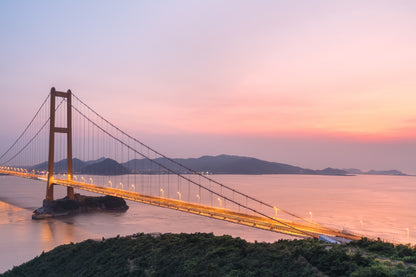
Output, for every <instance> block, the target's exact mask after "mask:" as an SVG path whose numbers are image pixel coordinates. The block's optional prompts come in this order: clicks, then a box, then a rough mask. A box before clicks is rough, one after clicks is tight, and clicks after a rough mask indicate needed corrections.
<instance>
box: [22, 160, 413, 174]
mask: <svg viewBox="0 0 416 277" xmlns="http://www.w3.org/2000/svg"><path fill="white" fill-rule="evenodd" d="M153 161H154V163H152V162H150V161H149V160H147V159H133V160H130V161H128V162H125V163H121V164H120V163H118V162H117V161H115V160H112V159H109V158H104V157H103V158H100V159H98V160H93V161H82V160H80V159H77V158H74V159H73V160H72V163H73V170H74V173H78V174H89V175H122V174H136V173H146V174H159V173H162V174H163V173H168V171H169V170H168V169H170V170H173V171H175V172H180V173H182V174H187V173H190V171H191V170H189V169H192V170H194V171H196V172H203V173H205V174H309V175H339V176H345V175H351V174H373V175H406V174H404V173H402V172H400V171H397V170H389V171H374V170H370V171H368V172H362V171H360V170H358V169H354V168H350V169H344V170H343V169H336V168H329V167H328V168H325V169H322V170H312V169H307V168H302V167H298V166H292V165H288V164H283V163H275V162H268V161H264V160H259V159H256V158H250V157H241V156H230V155H219V156H202V157H200V158H189V159H173V161H175V162H176V163H178V164H181V165H183V167H182V166H179V165H178V164H176V163H173V162H172V161H171V160H169V159H166V158H157V159H154V160H153ZM66 163H67V161H66V159H64V160H61V161H59V162H56V163H55V172H56V173H61V172H62V173H63V172H66ZM33 169H34V170H41V171H42V170H45V171H46V170H48V163H47V162H44V163H41V164H38V165H35V166H33V167H31V168H29V170H33Z"/></svg>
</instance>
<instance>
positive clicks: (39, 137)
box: [0, 88, 361, 240]
mask: <svg viewBox="0 0 416 277" xmlns="http://www.w3.org/2000/svg"><path fill="white" fill-rule="evenodd" d="M59 99H60V100H59ZM48 103H49V105H48ZM48 125H49V130H48V128H46V126H48ZM74 157H77V158H74ZM104 157H105V158H104ZM45 161H47V162H45ZM55 161H59V162H55ZM0 174H6V175H10V176H17V177H22V178H30V179H35V180H40V181H44V182H45V183H46V197H45V199H46V201H52V200H53V198H54V191H53V188H54V186H55V185H61V186H66V187H67V197H68V198H69V199H73V198H74V189H80V190H84V191H90V192H94V193H99V194H105V195H112V196H117V197H121V198H124V199H127V200H131V201H135V202H140V203H144V204H149V205H154V206H158V207H162V208H169V209H174V210H178V211H182V212H186V213H191V214H196V215H201V216H206V217H209V218H213V219H218V220H223V221H227V222H232V223H236V224H241V225H245V226H250V227H254V228H259V229H263V230H267V231H272V232H277V233H282V234H288V235H291V236H296V237H312V238H318V237H319V236H320V235H326V236H333V237H340V238H345V239H349V240H356V239H360V238H361V237H360V236H359V235H356V234H351V233H346V232H343V231H339V230H336V229H334V228H328V227H325V226H322V225H320V224H318V223H316V222H313V221H311V220H308V219H305V218H302V217H299V216H297V215H295V214H293V213H291V212H288V211H286V210H283V209H282V208H281V207H278V206H277V205H272V204H270V203H265V202H264V201H261V200H259V199H256V198H255V197H253V196H250V195H247V194H245V193H243V192H240V191H239V190H237V189H235V188H232V187H230V186H227V185H225V184H223V183H220V182H218V181H216V180H214V179H213V178H211V177H209V176H206V175H204V174H201V173H200V172H197V171H195V170H193V169H191V168H189V167H187V166H185V165H183V164H181V163H180V162H178V161H177V160H175V159H171V158H169V157H167V156H165V155H163V154H161V153H160V152H158V151H156V150H155V149H153V148H151V147H149V146H147V145H146V144H144V143H143V142H141V141H140V140H138V139H136V138H134V137H133V136H131V135H129V134H127V133H126V132H124V131H123V130H121V129H120V128H118V127H117V126H115V125H114V124H112V123H110V122H109V121H108V120H106V119H105V118H104V117H103V116H101V115H100V114H99V113H97V112H96V111H95V110H93V109H92V108H91V107H89V106H88V105H87V104H85V103H84V102H82V101H81V100H80V99H79V98H78V97H76V96H75V95H74V94H73V93H72V92H71V91H70V90H68V91H67V92H60V91H56V90H55V88H52V89H51V92H50V94H49V95H48V97H47V98H46V99H45V100H44V102H43V103H42V105H41V106H40V108H39V110H38V111H37V113H36V114H35V116H34V117H33V118H32V120H31V121H30V123H29V124H28V125H27V127H26V128H25V129H24V131H23V132H22V134H21V135H20V136H19V137H18V138H17V139H16V141H15V142H14V143H13V144H12V145H11V146H10V148H9V149H7V151H5V152H4V153H3V154H2V155H0ZM88 174H93V175H94V176H114V175H119V176H125V175H127V176H129V175H130V174H132V175H135V176H137V175H139V176H142V177H143V176H147V177H143V178H141V179H146V180H142V181H141V186H143V188H144V187H146V188H147V190H145V189H142V191H140V192H138V191H137V190H136V189H134V190H132V189H128V188H129V187H128V186H127V189H124V187H123V186H122V188H121V189H120V188H118V187H113V185H112V184H111V181H108V179H107V180H102V183H99V181H96V182H92V178H90V179H91V181H90V182H89V183H88V182H87V181H86V180H85V178H84V177H83V175H88ZM76 175H78V177H80V178H78V179H77V178H76V177H77V176H76ZM59 176H65V177H66V178H59ZM121 178H123V177H121ZM127 178H128V177H127ZM81 180H82V181H81ZM106 182H110V186H109V185H108V184H106ZM144 183H146V184H144ZM120 184H121V182H120ZM128 184H129V186H134V187H137V186H139V183H132V182H130V180H129V182H128ZM184 187H186V188H187V189H186V191H185V188H184ZM164 189H165V190H166V192H167V193H164ZM169 192H173V194H172V193H170V194H169ZM185 195H186V196H187V198H185V197H181V196H185ZM191 195H192V198H191V197H190V196H191ZM195 196H197V197H195ZM213 199H215V201H216V200H218V202H217V203H218V204H219V206H218V205H214V201H213ZM209 200H210V201H209ZM226 204H227V206H226ZM259 207H260V208H259ZM263 209H266V210H267V211H264V210H263ZM278 211H279V214H280V215H284V216H286V217H287V218H286V217H282V216H279V217H278Z"/></svg>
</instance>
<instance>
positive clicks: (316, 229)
mask: <svg viewBox="0 0 416 277" xmlns="http://www.w3.org/2000/svg"><path fill="white" fill-rule="evenodd" d="M0 173H1V174H5V175H10V176H17V177H23V178H28V179H34V180H41V181H46V180H47V178H46V177H45V176H44V175H38V174H32V173H26V172H24V169H19V170H18V171H15V170H5V169H0ZM53 183H54V184H55V185H62V186H66V187H71V188H74V189H80V190H84V191H89V192H94V193H99V194H104V195H110V196H115V197H120V198H123V199H126V200H131V201H135V202H140V203H144V204H149V205H153V206H158V207H162V208H168V209H173V210H178V211H182V212H187V213H192V214H196V215H201V216H206V217H210V218H214V219H218V220H223V221H228V222H232V223H236V224H241V225H246V226H250V227H254V228H258V229H263V230H267V231H272V232H277V233H282V234H287V235H291V236H296V237H311V238H319V236H320V235H326V236H333V237H338V238H344V239H348V240H358V239H360V238H361V236H359V235H356V234H352V233H350V232H342V231H338V230H336V229H333V228H328V227H324V226H322V225H320V224H317V223H314V222H302V221H289V220H287V219H283V218H276V217H269V216H266V215H263V216H261V215H258V216H256V215H250V214H246V213H241V212H237V211H233V210H230V209H226V208H218V207H211V206H208V205H203V204H199V203H190V202H187V201H182V200H177V199H171V198H166V197H161V196H155V195H146V194H141V193H138V192H134V191H128V190H122V189H117V188H109V187H101V186H97V185H94V184H88V183H83V182H77V181H68V180H63V179H54V181H53Z"/></svg>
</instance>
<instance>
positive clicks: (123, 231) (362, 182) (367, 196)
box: [0, 175, 416, 272]
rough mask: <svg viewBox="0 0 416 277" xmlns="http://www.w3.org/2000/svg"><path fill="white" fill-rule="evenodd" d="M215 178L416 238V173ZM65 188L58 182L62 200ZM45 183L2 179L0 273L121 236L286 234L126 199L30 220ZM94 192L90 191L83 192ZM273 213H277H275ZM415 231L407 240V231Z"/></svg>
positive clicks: (331, 221) (368, 230)
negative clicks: (118, 206) (107, 207)
mask: <svg viewBox="0 0 416 277" xmlns="http://www.w3.org/2000/svg"><path fill="white" fill-rule="evenodd" d="M213 177H214V179H216V180H218V181H221V182H224V183H225V184H227V185H229V186H232V187H235V188H236V189H238V190H240V191H241V192H244V193H247V194H249V195H252V196H254V197H256V198H258V199H261V200H263V201H265V202H267V203H270V204H272V205H277V206H278V207H281V208H283V209H286V210H288V211H290V212H293V213H295V214H297V215H299V216H302V217H305V218H306V217H307V218H309V217H310V213H312V215H313V220H315V221H317V222H319V223H321V224H324V225H327V226H330V227H336V228H339V229H343V228H345V229H348V230H351V231H354V232H359V233H362V234H365V235H367V236H370V237H374V238H376V237H381V238H383V239H387V240H390V241H395V242H405V243H407V242H409V241H410V242H411V243H412V244H414V243H416V218H415V217H414V212H413V206H414V203H415V200H416V186H415V183H416V177H393V176H347V177H340V176H308V175H218V176H213ZM65 192H66V188H64V187H59V186H58V187H56V189H55V196H56V197H57V198H58V197H63V196H64V195H65ZM44 193H45V184H44V183H42V182H38V181H32V180H26V179H20V178H16V177H8V176H0V249H2V251H1V253H0V272H3V271H5V270H7V269H10V268H11V267H12V266H13V265H19V264H21V263H23V262H25V261H27V260H29V259H31V258H33V257H35V256H37V255H39V254H40V253H41V252H42V251H48V250H50V249H52V248H54V247H56V246H58V245H60V244H66V243H70V242H79V241H83V240H85V239H89V238H92V239H101V238H102V237H113V236H116V235H118V234H120V235H122V236H123V235H130V234H133V233H138V232H144V233H152V232H161V233H167V232H170V233H180V232H187V233H194V232H213V233H214V234H217V235H222V234H229V235H232V236H234V237H242V238H244V239H246V240H248V241H254V240H258V241H269V242H271V241H275V240H278V239H280V238H290V237H288V236H284V235H280V234H277V233H272V232H268V231H262V230H258V229H254V228H249V227H246V226H240V225H236V224H232V223H227V222H222V221H219V220H213V219H209V218H205V217H201V216H197V215H192V214H187V213H183V212H178V211H174V210H169V209H163V208H158V207H153V206H148V205H144V204H140V203H135V202H128V205H129V206H130V209H129V210H128V211H127V212H126V213H94V214H81V215H77V216H75V217H63V218H59V219H48V220H39V221H34V220H31V215H32V211H33V210H34V209H36V208H38V207H39V206H40V205H41V203H42V199H43V198H44ZM85 194H88V193H85ZM272 212H274V211H272ZM406 228H409V240H408V236H407V230H406Z"/></svg>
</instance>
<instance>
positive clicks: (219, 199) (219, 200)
mask: <svg viewBox="0 0 416 277" xmlns="http://www.w3.org/2000/svg"><path fill="white" fill-rule="evenodd" d="M218 202H220V208H222V200H221V198H219V197H218Z"/></svg>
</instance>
